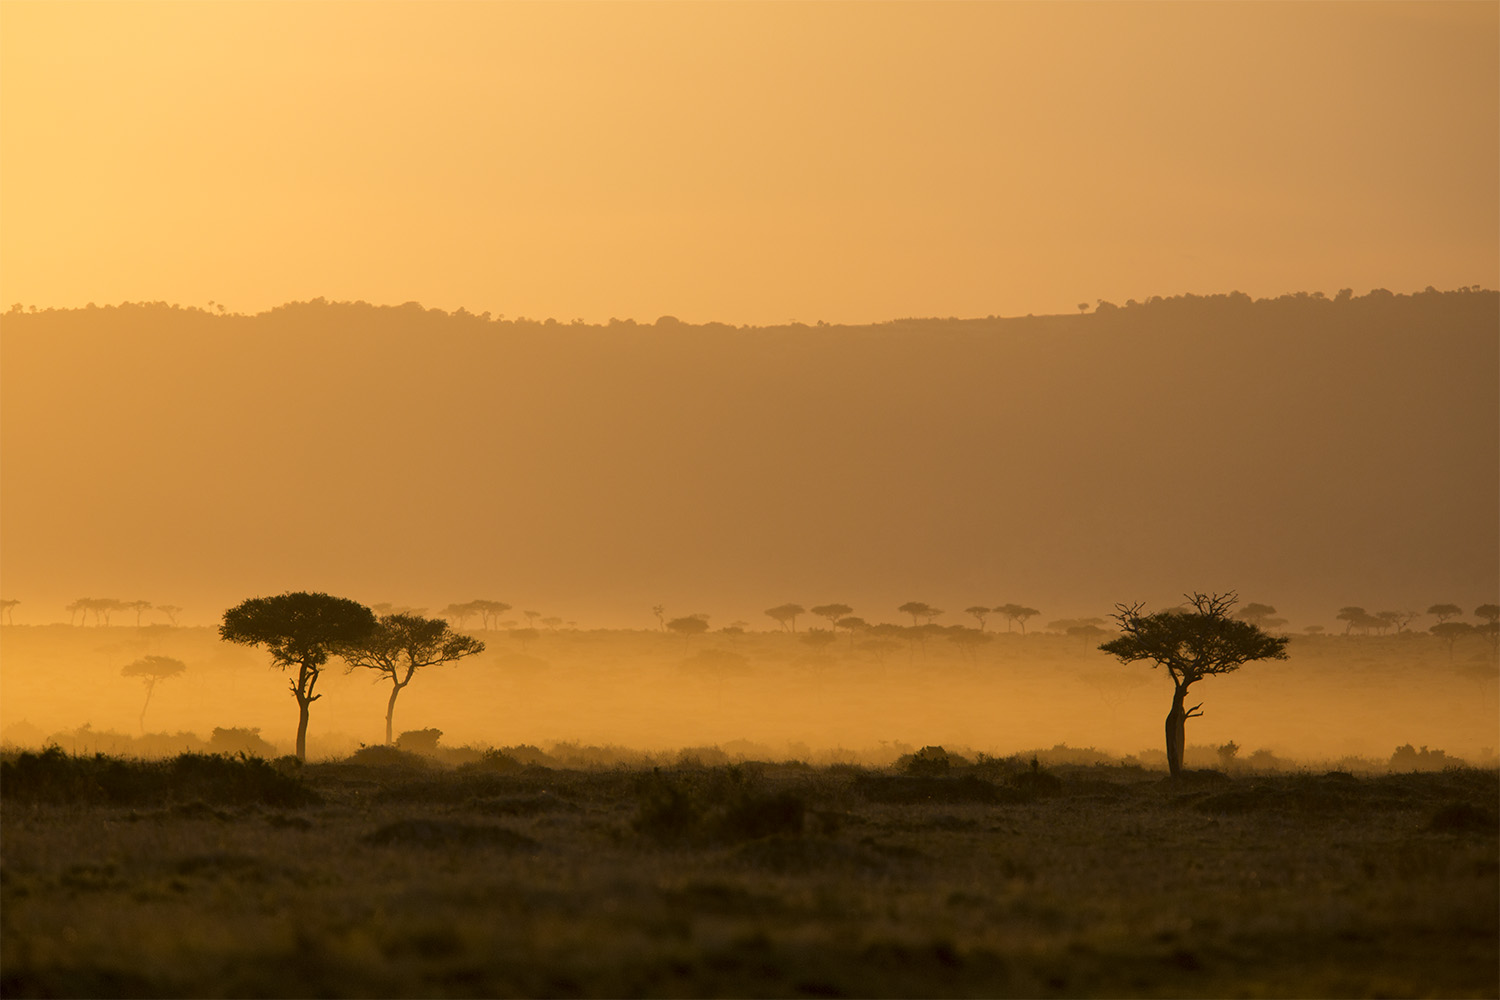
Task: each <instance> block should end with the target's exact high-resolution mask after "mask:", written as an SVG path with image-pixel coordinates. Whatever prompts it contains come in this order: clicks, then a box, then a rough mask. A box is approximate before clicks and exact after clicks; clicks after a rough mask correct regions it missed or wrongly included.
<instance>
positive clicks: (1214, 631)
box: [1099, 591, 1288, 778]
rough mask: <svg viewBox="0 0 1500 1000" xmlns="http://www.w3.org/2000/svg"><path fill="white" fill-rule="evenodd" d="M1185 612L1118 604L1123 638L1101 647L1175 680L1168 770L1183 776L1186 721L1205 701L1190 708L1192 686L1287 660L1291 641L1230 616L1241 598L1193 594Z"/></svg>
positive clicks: (1169, 721) (1169, 718) (1168, 729)
mask: <svg viewBox="0 0 1500 1000" xmlns="http://www.w3.org/2000/svg"><path fill="white" fill-rule="evenodd" d="M1187 599H1188V607H1189V608H1190V610H1188V611H1186V612H1183V611H1175V610H1174V611H1159V612H1157V613H1156V614H1146V613H1144V611H1143V610H1142V608H1143V605H1141V604H1117V605H1115V609H1116V613H1115V616H1114V617H1115V621H1116V623H1118V625H1119V629H1120V633H1121V634H1120V637H1119V638H1118V639H1113V640H1111V641H1109V642H1106V643H1104V644H1103V645H1101V646H1100V647H1099V648H1100V649H1102V650H1103V651H1104V652H1106V653H1109V654H1110V655H1111V656H1115V657H1118V658H1119V660H1120V662H1121V663H1135V662H1136V661H1138V660H1150V661H1152V666H1153V667H1166V668H1167V673H1168V674H1170V675H1171V677H1172V684H1173V691H1172V710H1171V711H1170V712H1168V713H1167V724H1166V735H1167V767H1168V768H1169V769H1170V770H1171V772H1172V776H1173V777H1174V778H1175V777H1176V776H1177V775H1178V774H1180V773H1181V772H1182V752H1183V747H1184V745H1185V743H1186V737H1187V720H1188V719H1194V718H1197V717H1198V716H1200V715H1202V714H1203V711H1202V709H1203V703H1202V702H1199V703H1198V704H1196V705H1194V706H1193V707H1192V708H1187V707H1186V705H1185V702H1186V701H1187V691H1188V688H1189V687H1191V686H1192V685H1193V684H1195V683H1197V682H1198V681H1200V680H1202V679H1203V678H1205V677H1211V676H1213V675H1214V674H1227V673H1231V672H1233V671H1235V670H1238V669H1239V668H1240V667H1241V666H1243V665H1244V664H1246V663H1249V662H1251V661H1252V660H1284V659H1286V645H1287V642H1288V640H1287V638H1286V637H1285V636H1271V635H1267V634H1266V633H1264V632H1262V631H1261V630H1260V629H1259V628H1257V627H1256V626H1254V625H1252V624H1250V623H1249V622H1247V621H1243V620H1241V619H1238V618H1232V617H1230V610H1231V609H1232V608H1233V607H1234V605H1235V602H1236V601H1237V600H1238V597H1237V596H1236V595H1235V594H1234V593H1233V592H1232V591H1231V592H1230V593H1227V594H1198V593H1193V594H1188V595H1187Z"/></svg>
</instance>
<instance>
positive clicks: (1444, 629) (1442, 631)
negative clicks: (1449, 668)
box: [1427, 622, 1474, 663]
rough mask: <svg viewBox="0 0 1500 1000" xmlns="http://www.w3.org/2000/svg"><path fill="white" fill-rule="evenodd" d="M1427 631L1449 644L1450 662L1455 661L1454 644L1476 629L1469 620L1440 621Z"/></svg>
mask: <svg viewBox="0 0 1500 1000" xmlns="http://www.w3.org/2000/svg"><path fill="white" fill-rule="evenodd" d="M1427 631H1429V632H1431V633H1432V634H1433V635H1435V636H1437V637H1438V638H1439V639H1441V640H1443V641H1444V642H1445V643H1447V644H1448V662H1450V663H1451V662H1453V644H1454V643H1455V642H1457V641H1458V640H1459V639H1461V638H1463V637H1464V636H1466V635H1468V634H1470V633H1471V632H1473V631H1474V626H1473V625H1470V624H1469V623H1468V622H1438V623H1437V624H1436V625H1434V626H1432V627H1431V628H1430V629H1428V630H1427Z"/></svg>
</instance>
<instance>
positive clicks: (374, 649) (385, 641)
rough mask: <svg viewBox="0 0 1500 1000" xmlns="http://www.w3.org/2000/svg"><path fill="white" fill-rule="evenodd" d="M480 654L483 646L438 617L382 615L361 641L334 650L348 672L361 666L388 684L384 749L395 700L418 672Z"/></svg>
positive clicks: (394, 709)
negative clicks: (388, 696)
mask: <svg viewBox="0 0 1500 1000" xmlns="http://www.w3.org/2000/svg"><path fill="white" fill-rule="evenodd" d="M482 652H484V643H482V642H480V641H479V640H478V639H475V638H473V637H471V636H467V635H460V634H459V633H457V632H454V631H453V629H452V627H451V626H450V625H449V624H448V623H447V622H446V621H444V620H443V619H441V618H423V617H421V616H420V615H382V616H381V617H380V619H379V620H378V621H377V623H376V625H375V628H374V629H373V630H372V631H370V632H369V634H367V635H366V636H365V637H364V638H363V639H361V640H359V641H358V642H353V643H347V644H345V645H342V646H340V647H339V648H338V655H339V656H340V657H341V658H342V659H343V661H344V662H345V663H346V664H348V671H353V670H354V669H355V668H359V667H362V668H364V669H366V670H372V671H374V672H375V673H376V674H377V675H378V677H377V679H380V678H383V679H385V680H389V681H390V682H391V696H390V698H389V699H388V700H387V701H386V705H385V742H386V746H390V745H391V732H392V720H393V719H394V718H395V715H396V697H397V696H398V695H399V694H401V691H402V690H403V689H404V688H405V687H406V686H407V685H408V684H410V683H411V679H412V676H413V675H415V674H416V672H417V671H418V670H421V669H422V668H424V667H435V666H437V665H438V664H441V663H453V662H454V661H457V660H461V659H463V658H464V657H466V656H474V655H476V654H478V653H482Z"/></svg>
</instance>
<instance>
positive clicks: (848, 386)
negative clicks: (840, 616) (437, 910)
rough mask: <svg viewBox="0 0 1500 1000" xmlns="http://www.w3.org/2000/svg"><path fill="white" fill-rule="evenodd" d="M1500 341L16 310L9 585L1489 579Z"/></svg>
mask: <svg viewBox="0 0 1500 1000" xmlns="http://www.w3.org/2000/svg"><path fill="white" fill-rule="evenodd" d="M1497 330H1500V294H1497V293H1496V292H1493V291H1480V290H1477V289H1469V290H1460V291H1457V292H1446V293H1440V292H1435V291H1427V292H1423V293H1418V294H1415V295H1392V294H1389V293H1386V292H1382V291H1377V292H1372V293H1370V294H1369V295H1365V296H1360V297H1353V296H1349V295H1343V294H1341V296H1340V297H1338V298H1336V299H1328V298H1324V297H1323V296H1321V295H1295V296H1284V297H1282V298H1279V299H1274V300H1258V301H1252V300H1251V299H1250V298H1248V297H1247V296H1244V295H1239V294H1231V295H1218V296H1207V297H1198V296H1179V297H1174V298H1167V299H1160V298H1153V299H1150V300H1148V301H1147V302H1145V303H1141V304H1136V303H1127V304H1126V305H1124V306H1119V307H1116V306H1112V305H1110V304H1107V303H1104V304H1100V305H1099V306H1098V307H1097V309H1095V310H1094V311H1091V312H1089V313H1088V314H1086V315H1071V316H1039V317H1024V318H1007V319H1000V318H986V319H966V320H959V319H909V320H896V321H892V322H889V323H883V324H877V325H873V326H817V327H808V326H803V325H801V324H794V325H790V326H778V327H766V328H735V327H729V326H725V325H721V324H705V325H688V324H682V323H678V322H676V321H673V320H671V319H669V318H665V317H664V318H663V319H661V320H658V321H657V322H656V323H654V324H651V325H644V324H637V323H633V322H612V323H610V324H608V325H602V326H601V325H585V324H558V323H554V322H552V321H547V322H545V323H543V322H536V321H532V320H526V319H514V320H498V319H494V318H486V317H482V316H474V315H470V314H467V313H465V312H463V311H459V312H457V313H451V314H450V313H444V312H442V311H439V310H424V309H422V308H421V307H420V306H418V305H416V304H407V305H404V306H395V307H376V306H370V305H367V304H364V303H328V302H324V301H314V302H308V303H293V304H289V305H286V306H282V307H280V308H277V309H274V310H271V311H269V312H267V313H262V314H259V315H256V316H236V315H227V316H224V315H211V314H209V313H207V312H205V311H202V310H197V309H181V308H177V307H169V306H166V305H163V304H148V305H125V306H118V307H105V308H97V309H81V310H64V311H41V312H35V313H21V312H16V311H12V312H10V313H7V314H5V315H4V316H3V318H0V360H3V367H0V388H3V394H0V417H3V423H0V442H3V450H4V476H3V478H0V498H3V505H4V513H5V516H4V519H3V522H0V539H3V543H4V548H3V551H4V557H3V558H4V564H5V576H6V588H7V591H8V593H7V596H11V595H10V593H9V591H12V590H13V591H15V596H25V595H26V594H31V595H40V594H54V593H55V594H56V595H58V596H60V597H66V598H68V599H71V598H72V597H76V596H79V594H83V593H92V592H95V591H98V592H110V593H115V592H118V593H120V594H121V595H122V596H125V595H126V594H131V595H133V594H140V595H141V596H144V597H147V598H151V597H153V596H155V595H163V596H160V597H158V598H157V599H159V600H167V599H169V598H170V599H173V600H174V603H177V604H182V605H184V606H188V605H190V604H194V603H201V604H205V605H212V604H214V602H222V601H224V600H227V599H234V598H236V597H237V596H243V595H246V594H250V593H258V592H267V591H272V590H277V589H284V588H286V587H289V586H304V585H307V586H313V585H316V586H318V587H319V588H320V589H330V590H337V591H342V592H347V593H348V594H349V595H350V596H354V597H361V598H363V599H367V600H393V601H396V602H398V603H417V604H427V603H430V602H432V601H436V600H442V601H444V602H446V601H447V600H454V599H461V598H462V599H467V598H469V597H472V596H475V595H476V594H481V593H482V594H484V595H486V596H493V597H496V598H501V599H504V600H507V601H509V602H510V603H513V604H516V605H518V606H519V605H520V604H521V603H522V602H525V601H531V602H534V603H537V604H547V605H548V606H549V607H550V608H552V609H556V610H557V611H558V613H561V614H564V615H565V616H567V617H569V618H582V617H584V616H585V615H589V614H592V615H597V616H600V617H602V618H604V619H606V620H607V622H606V623H612V622H619V623H625V624H629V623H631V622H634V621H636V620H637V617H633V616H642V615H645V614H646V613H647V609H649V606H650V605H652V604H654V603H659V602H666V603H668V604H669V605H671V606H672V607H673V608H674V609H676V610H679V611H681V612H683V613H687V612H689V611H705V612H710V613H714V614H720V613H723V614H729V613H734V614H737V615H741V614H743V612H742V611H734V612H731V608H734V609H738V608H743V607H745V606H747V605H748V606H750V607H759V606H767V607H769V606H770V605H771V604H775V603H780V602H782V601H785V600H798V601H803V602H807V601H813V602H816V601H823V600H842V601H847V602H850V603H858V602H861V601H863V602H868V603H870V604H878V606H884V604H885V603H890V604H892V605H894V604H895V603H900V602H901V601H905V600H911V599H921V600H927V601H930V602H932V603H936V604H939V605H940V606H945V607H947V606H954V607H963V606H964V603H975V602H979V603H998V602H1001V601H1009V600H1020V601H1025V602H1026V603H1029V604H1032V605H1033V606H1036V607H1043V608H1044V609H1045V610H1046V611H1047V612H1048V613H1051V612H1052V611H1054V610H1055V611H1057V612H1059V613H1061V612H1064V611H1070V612H1071V611H1081V610H1085V609H1089V610H1098V609H1100V608H1104V609H1107V608H1108V606H1109V605H1110V604H1111V603H1113V601H1115V600H1123V599H1127V598H1129V599H1138V598H1139V599H1147V600H1151V601H1157V600H1161V601H1168V600H1173V599H1175V595H1178V594H1179V593H1180V592H1181V591H1182V590H1183V589H1186V588H1220V589H1225V588H1237V589H1240V590H1241V591H1242V592H1243V593H1245V594H1246V595H1247V598H1249V599H1255V600H1270V601H1272V602H1280V603H1281V604H1283V605H1291V606H1293V608H1294V609H1296V610H1300V612H1301V614H1302V615H1303V616H1311V615H1314V614H1325V613H1326V618H1311V617H1307V618H1306V621H1325V620H1326V621H1327V622H1329V623H1331V619H1332V615H1333V613H1334V612H1335V611H1336V610H1337V608H1338V607H1340V606H1342V605H1345V604H1351V603H1353V604H1364V605H1377V604H1378V605H1381V606H1382V607H1383V606H1385V605H1386V604H1389V605H1392V606H1395V605H1405V604H1410V605H1412V606H1414V607H1415V606H1417V605H1420V606H1421V607H1422V608H1425V607H1426V606H1427V604H1429V603H1432V602H1433V601H1437V600H1445V601H1446V600H1457V601H1460V602H1468V601H1475V600H1490V599H1492V598H1493V596H1494V594H1495V591H1496V589H1497V586H1500V584H1497V579H1496V567H1495V559H1494V553H1495V551H1496V550H1497V531H1496V517H1495V514H1496V510H1497V507H1500V472H1497V461H1496V458H1497V454H1500V400H1497V376H1496V372H1497V370H1500V357H1497ZM75 591H76V593H75ZM957 602H962V603H957ZM22 610H23V609H21V608H18V609H17V611H18V615H19V613H20V612H21V611H22ZM1282 610H1283V613H1286V611H1287V608H1286V607H1283V609H1282ZM867 617H875V616H874V615H867ZM18 620H20V618H19V617H18ZM1294 620H1295V619H1294ZM1303 623H1306V622H1305V621H1297V624H1303Z"/></svg>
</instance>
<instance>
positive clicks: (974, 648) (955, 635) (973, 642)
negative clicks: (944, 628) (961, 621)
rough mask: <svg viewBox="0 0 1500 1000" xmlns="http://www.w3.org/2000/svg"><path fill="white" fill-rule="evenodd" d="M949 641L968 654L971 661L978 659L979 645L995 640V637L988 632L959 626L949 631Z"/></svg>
mask: <svg viewBox="0 0 1500 1000" xmlns="http://www.w3.org/2000/svg"><path fill="white" fill-rule="evenodd" d="M948 641H949V642H951V643H953V644H954V645H955V646H957V647H958V649H959V652H961V653H963V654H964V655H965V656H967V657H968V658H969V660H970V662H974V661H976V660H977V659H978V655H979V647H980V646H983V645H984V644H985V643H987V642H994V641H995V637H994V636H992V635H990V634H989V633H988V632H981V631H979V630H978V629H972V628H964V627H963V626H959V627H958V628H955V629H953V630H952V631H950V632H949V633H948Z"/></svg>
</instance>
